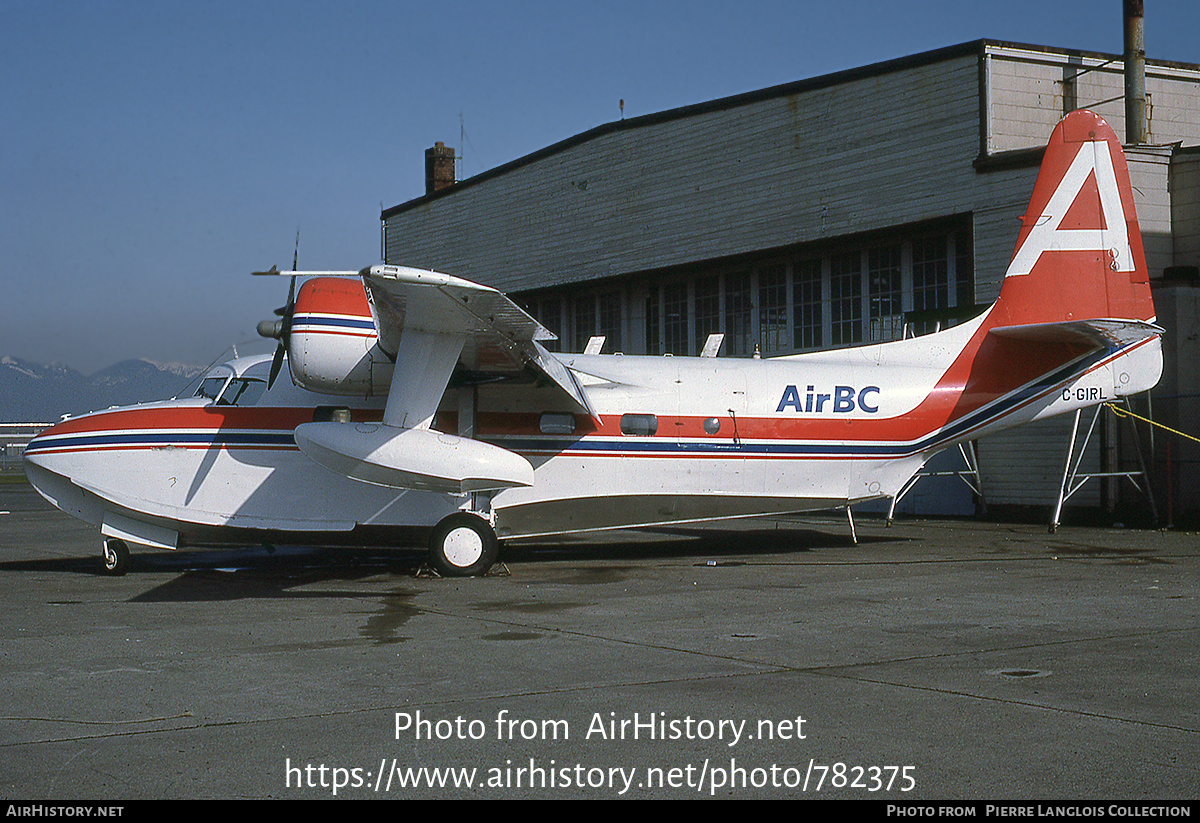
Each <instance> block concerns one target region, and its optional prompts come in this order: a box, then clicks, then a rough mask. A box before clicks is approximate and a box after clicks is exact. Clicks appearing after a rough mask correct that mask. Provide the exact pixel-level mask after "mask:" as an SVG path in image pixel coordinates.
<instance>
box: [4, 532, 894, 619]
mask: <svg viewBox="0 0 1200 823" xmlns="http://www.w3.org/2000/svg"><path fill="white" fill-rule="evenodd" d="M904 539H906V538H903V537H900V536H899V535H896V536H891V535H888V536H884V537H876V536H865V535H860V536H859V538H858V542H859V543H878V542H897V541H902V540H904ZM851 545H852V540H851V538H850V536H849V534H848V533H839V532H838V531H837V530H836V529H834V528H830V529H829V530H819V529H811V528H787V529H774V528H771V529H765V528H764V529H742V530H738V531H715V530H712V529H705V528H699V527H694V528H688V527H662V528H656V529H653V530H641V531H637V532H619V533H613V534H611V535H605V536H604V539H603V540H597V539H596V537H595V535H593V536H592V538H591V539H590V540H589V539H587V538H585V537H582V536H577V535H573V536H569V537H564V538H554V539H544V540H535V539H527V540H522V541H519V542H514V543H512V544H510V545H506V546H505V547H504V549H503V550H502V552H501V558H500V559H501V561H502V565H498V567H497V569H496V570H494V571H493V574H496V575H500V576H503V575H504V574H506V573H507V574H513V573H515V574H520V573H521V571H522V570H526V569H533V568H536V567H537V566H538V565H539V564H543V563H551V562H557V563H562V562H568V563H571V564H573V565H574V566H575V567H579V568H582V567H584V566H586V565H588V564H597V563H599V564H605V563H611V562H614V561H616V562H622V563H629V562H640V563H645V562H653V561H656V560H657V561H670V562H677V561H679V560H681V559H684V560H686V559H692V560H694V563H695V564H696V565H743V564H745V565H750V564H753V563H756V562H763V560H764V559H765V558H767V557H773V558H776V559H777V560H779V561H782V562H789V560H795V559H796V558H798V557H801V556H803V555H806V554H808V553H810V552H814V551H819V550H824V549H830V550H838V549H844V548H848V547H850V546H851ZM425 558H426V552H425V550H424V549H423V548H419V547H414V548H401V549H393V548H378V547H312V546H281V547H277V548H275V549H274V550H273V551H266V550H264V549H263V548H261V547H244V548H221V549H198V550H185V551H179V552H135V553H134V555H133V561H132V563H131V565H130V571H129V574H128V575H127V577H129V578H134V579H136V578H137V577H138V576H139V575H151V574H155V575H162V574H172V573H174V574H176V576H175V577H173V578H172V579H170V580H168V581H166V582H164V583H161V584H160V585H157V586H155V587H154V588H152V589H150V590H148V591H145V592H142V593H140V594H137V595H135V596H133V597H131V598H130V599H129V601H128V602H133V603H161V602H213V601H236V600H244V599H270V598H279V597H286V598H323V599H327V598H360V597H378V595H379V589H378V588H377V587H374V586H372V587H359V586H355V585H353V584H354V583H355V582H356V581H362V580H366V579H368V578H375V577H378V576H380V575H388V576H393V577H397V578H409V579H412V580H414V581H416V580H419V581H420V582H421V583H423V584H429V585H437V583H438V582H439V581H438V579H437V577H436V575H433V574H432V573H430V572H429V570H428V567H427V566H426V564H425ZM510 567H511V570H512V571H510ZM4 572H11V573H58V574H70V575H84V576H97V577H101V576H104V572H103V570H102V568H101V563H100V560H99V558H98V557H69V558H51V559H40V560H15V561H8V562H0V573H4ZM338 582H342V583H345V584H347V585H346V586H345V587H337V586H335V587H333V588H330V586H329V584H331V583H338ZM313 585H321V586H323V587H324V588H322V589H321V590H313V591H304V590H303V589H304V587H306V586H313Z"/></svg>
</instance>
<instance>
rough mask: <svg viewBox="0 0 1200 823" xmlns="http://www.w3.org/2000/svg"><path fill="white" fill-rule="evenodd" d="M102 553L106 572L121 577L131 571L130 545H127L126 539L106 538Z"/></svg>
mask: <svg viewBox="0 0 1200 823" xmlns="http://www.w3.org/2000/svg"><path fill="white" fill-rule="evenodd" d="M102 555H103V558H104V573H105V574H109V575H112V576H113V577H120V576H121V575H123V574H125V572H127V571H129V546H127V545H125V541H124V540H117V539H116V538H115V537H108V538H105V540H104V549H103V552H102Z"/></svg>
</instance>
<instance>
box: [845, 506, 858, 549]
mask: <svg viewBox="0 0 1200 823" xmlns="http://www.w3.org/2000/svg"><path fill="white" fill-rule="evenodd" d="M846 519H847V520H849V521H850V540H851V541H853V543H854V545H856V546H857V545H858V534H857V533H856V532H855V531H854V515H853V514H852V513H851V512H850V507H849V506H847V507H846Z"/></svg>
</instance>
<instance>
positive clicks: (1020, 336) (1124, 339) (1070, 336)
mask: <svg viewBox="0 0 1200 823" xmlns="http://www.w3.org/2000/svg"><path fill="white" fill-rule="evenodd" d="M1163 331H1164V329H1163V328H1162V327H1161V326H1156V325H1154V324H1153V323H1148V322H1146V321H1144V320H1123V319H1119V318H1097V319H1094V320H1064V321H1062V322H1058V323H1029V324H1026V325H1020V326H996V327H993V328H992V329H990V330H989V333H990V334H994V335H996V336H997V337H1008V338H1012V339H1015V340H1032V341H1036V342H1039V343H1090V344H1092V345H1096V346H1100V347H1102V348H1120V347H1122V346H1128V345H1129V344H1131V343H1137V342H1138V341H1140V340H1145V339H1146V338H1147V337H1155V336H1157V335H1160V334H1162V333H1163Z"/></svg>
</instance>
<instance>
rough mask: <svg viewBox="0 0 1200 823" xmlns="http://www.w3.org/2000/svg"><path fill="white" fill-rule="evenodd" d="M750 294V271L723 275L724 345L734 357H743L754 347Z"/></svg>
mask: <svg viewBox="0 0 1200 823" xmlns="http://www.w3.org/2000/svg"><path fill="white" fill-rule="evenodd" d="M752 294H753V290H752V289H751V281H750V272H748V271H739V272H735V273H733V274H727V275H725V345H726V347H727V350H728V351H729V354H730V355H732V356H734V357H745V356H746V355H748V354H750V352H751V351H753V349H754V342H753V341H754V337H753V334H754V332H753V328H752V327H751V325H750V318H751V316H752V313H753V311H752V310H753V298H752Z"/></svg>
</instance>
